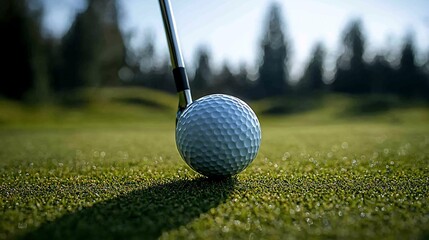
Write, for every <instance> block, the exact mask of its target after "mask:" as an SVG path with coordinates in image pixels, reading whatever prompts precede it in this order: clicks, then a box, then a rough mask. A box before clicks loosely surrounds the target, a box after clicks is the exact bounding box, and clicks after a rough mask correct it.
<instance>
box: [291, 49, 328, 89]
mask: <svg viewBox="0 0 429 240" xmlns="http://www.w3.org/2000/svg"><path fill="white" fill-rule="evenodd" d="M324 61H325V49H324V47H323V45H322V44H321V43H318V44H316V46H315V48H314V50H313V53H312V57H311V59H310V61H309V63H308V65H307V67H306V69H305V71H304V74H303V76H302V78H301V80H300V81H299V83H298V89H299V90H300V91H301V92H302V93H313V92H315V91H320V90H322V89H323V87H324V85H325V84H324V82H323V71H324Z"/></svg>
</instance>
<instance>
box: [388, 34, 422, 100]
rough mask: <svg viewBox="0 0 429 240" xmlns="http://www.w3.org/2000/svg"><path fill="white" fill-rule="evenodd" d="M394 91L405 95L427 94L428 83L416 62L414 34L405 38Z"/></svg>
mask: <svg viewBox="0 0 429 240" xmlns="http://www.w3.org/2000/svg"><path fill="white" fill-rule="evenodd" d="M396 75H397V78H396V81H395V82H394V83H393V91H394V92H395V93H397V94H399V95H401V96H405V97H416V96H417V97H422V96H425V94H427V92H426V90H427V83H426V81H425V77H424V74H423V71H422V70H421V69H420V68H419V66H417V64H416V62H415V47H414V40H413V37H412V35H408V36H407V37H406V39H405V42H404V45H403V47H402V51H401V59H400V65H399V69H398V71H397V74H396Z"/></svg>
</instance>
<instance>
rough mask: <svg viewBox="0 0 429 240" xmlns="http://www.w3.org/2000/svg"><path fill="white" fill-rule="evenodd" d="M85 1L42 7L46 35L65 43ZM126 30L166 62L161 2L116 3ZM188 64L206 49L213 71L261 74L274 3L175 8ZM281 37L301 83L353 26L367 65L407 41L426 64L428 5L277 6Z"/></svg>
mask: <svg viewBox="0 0 429 240" xmlns="http://www.w3.org/2000/svg"><path fill="white" fill-rule="evenodd" d="M84 2H85V1H84V0H44V1H43V3H44V7H45V14H46V15H45V18H44V25H45V28H46V31H47V32H48V33H49V34H53V35H55V36H61V35H62V34H64V33H65V32H66V31H67V29H68V28H69V27H70V25H71V22H72V20H73V18H74V16H75V14H76V13H78V12H79V11H82V10H83V9H84V8H85V3H84ZM119 2H120V6H121V27H122V30H123V32H124V33H126V34H127V35H128V34H129V35H130V36H131V39H130V42H131V44H132V45H133V46H136V47H137V46H141V45H143V44H144V41H145V37H146V36H148V35H151V36H152V37H153V38H154V39H155V43H156V47H157V52H158V54H159V55H161V56H165V57H167V56H166V55H167V54H168V48H167V42H166V38H165V33H164V29H163V24H162V18H161V13H160V10H159V5H158V1H157V0H119ZM171 2H172V6H173V11H174V15H175V19H176V25H177V31H178V34H179V38H180V42H181V48H182V52H183V55H184V59H185V63H186V65H187V66H188V67H190V68H191V69H192V68H193V67H194V66H195V64H196V58H195V56H196V50H197V49H198V48H199V47H207V48H209V50H210V52H211V55H212V63H213V64H214V65H215V66H216V67H217V68H220V66H222V64H223V63H225V62H226V63H228V64H230V65H232V66H234V67H233V70H237V69H238V66H239V65H240V64H246V66H247V67H248V69H249V70H251V69H257V68H256V66H257V65H258V63H259V61H260V59H258V58H259V56H260V53H261V50H260V42H261V39H262V37H263V29H264V26H265V25H266V18H267V14H268V9H269V6H270V5H271V4H272V3H273V1H272V0H233V1H232V0H216V1H213V0H171ZM276 2H277V3H279V4H280V6H281V10H282V15H283V22H284V31H285V34H286V36H287V38H288V39H289V41H290V44H291V54H292V57H291V62H290V63H291V68H292V70H291V72H292V75H293V76H295V77H299V75H300V73H301V72H302V69H303V68H305V65H306V62H307V61H308V59H309V56H310V54H311V51H312V49H313V47H314V45H315V43H316V42H318V41H321V42H322V43H323V44H324V45H325V46H326V48H327V52H328V56H327V65H328V66H327V67H328V68H329V67H332V66H333V64H332V63H333V62H334V61H335V59H336V57H337V56H338V54H339V53H340V51H341V49H340V41H341V35H342V32H343V30H344V28H345V27H346V25H347V23H348V22H349V21H350V20H351V19H355V18H360V19H361V20H362V21H363V26H364V29H363V30H364V34H365V36H366V38H367V41H368V42H367V55H366V57H367V58H369V59H370V58H371V56H373V54H374V53H376V52H379V51H387V50H393V51H394V53H397V52H399V51H400V46H401V44H402V41H403V39H404V37H405V35H406V34H408V33H411V34H413V36H414V38H415V43H416V46H417V47H418V49H419V52H421V53H425V55H423V54H422V56H420V58H421V59H423V58H424V57H425V56H427V55H428V54H427V53H428V51H429V10H428V9H429V1H428V0H409V1H406V0H377V1H374V0H347V1H343V0H279V1H276Z"/></svg>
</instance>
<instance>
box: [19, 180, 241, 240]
mask: <svg viewBox="0 0 429 240" xmlns="http://www.w3.org/2000/svg"><path fill="white" fill-rule="evenodd" d="M235 181H236V180H235V179H234V178H229V179H223V180H210V179H206V178H200V179H196V180H179V181H175V182H171V183H167V184H159V185H154V186H151V187H148V188H146V189H142V190H135V191H132V192H130V193H127V194H125V195H121V196H119V197H116V198H113V199H110V200H107V201H105V202H101V203H97V204H94V205H93V206H91V207H88V208H84V209H82V210H78V211H77V212H74V213H70V214H67V215H65V216H63V217H61V218H59V219H57V220H55V221H53V222H49V223H46V224H43V225H42V226H40V227H39V228H38V229H36V230H35V231H33V232H30V233H28V234H27V235H25V236H24V239H156V238H158V237H160V236H161V235H162V233H163V232H166V231H169V230H172V229H176V228H179V227H181V226H184V225H186V224H188V223H189V222H191V221H192V220H194V219H195V218H198V217H199V216H200V214H202V213H205V212H207V211H208V210H210V209H211V208H214V207H216V206H218V205H219V204H221V203H223V202H224V201H225V200H226V199H227V197H228V196H229V194H230V193H231V192H232V190H233V189H234V185H235Z"/></svg>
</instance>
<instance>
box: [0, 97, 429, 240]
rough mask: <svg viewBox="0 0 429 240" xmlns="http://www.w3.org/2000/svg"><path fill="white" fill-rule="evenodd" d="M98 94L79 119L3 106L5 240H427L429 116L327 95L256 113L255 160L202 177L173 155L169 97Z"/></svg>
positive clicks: (1, 231)
mask: <svg viewBox="0 0 429 240" xmlns="http://www.w3.org/2000/svg"><path fill="white" fill-rule="evenodd" d="M151 94H152V95H151ZM102 95H103V96H108V97H107V98H106V99H104V100H100V101H98V102H96V103H93V104H92V105H90V106H89V107H86V108H84V109H62V108H57V107H47V108H44V109H42V110H34V111H30V112H29V111H28V109H26V107H22V106H20V105H13V107H11V106H12V104H11V103H8V102H3V103H1V104H0V107H1V109H2V110H4V111H0V112H2V113H3V114H2V115H0V121H1V122H3V124H2V125H1V127H0V146H1V148H0V238H1V239H14V238H24V239H52V238H54V239H55V238H56V239H70V238H73V239H77V238H81V239H113V238H116V239H153V238H161V239H177V238H179V239H180V238H182V239H193V238H196V239H224V238H225V239H243V238H245V239H261V238H263V239H279V238H281V239H294V238H295V239H303V238H316V239H318V238H320V239H325V238H340V239H380V238H383V239H404V238H407V239H408V238H411V239H419V238H420V239H426V238H429V165H428V163H429V123H428V120H429V111H428V109H427V108H426V107H414V108H404V109H389V110H386V111H383V112H379V113H376V114H370V115H359V116H353V117H350V116H344V115H343V114H342V112H344V111H343V110H342V109H344V108H347V106H348V105H347V104H349V103H347V102H350V99H349V98H346V97H341V96H337V97H333V96H332V97H327V98H325V99H324V100H323V106H322V107H320V108H316V109H313V110H309V111H306V112H301V113H295V114H292V115H276V116H268V115H263V114H261V115H260V120H261V125H262V132H263V135H262V137H263V140H262V145H261V149H260V152H259V154H258V157H257V158H256V159H255V161H254V162H253V163H252V164H251V165H250V166H249V167H248V168H247V169H246V170H245V171H244V172H242V173H241V174H239V175H237V176H235V177H232V178H230V179H225V180H210V179H206V178H204V177H202V176H201V175H199V174H197V173H195V172H193V171H192V170H191V169H190V168H189V167H187V166H186V164H185V163H184V162H183V161H182V160H181V159H180V156H179V154H178V152H177V150H176V146H175V142H174V117H175V104H176V103H175V97H172V96H167V95H165V96H164V95H163V94H160V93H157V92H152V91H147V90H136V89H130V90H115V89H113V90H112V89H110V90H109V89H108V90H105V91H104V92H103V93H102ZM148 96H150V97H148ZM153 98H155V99H162V100H156V101H155V102H151V100H150V99H153ZM101 99H103V98H101ZM115 99H119V100H115ZM130 99H131V100H130ZM269 105H270V104H269V103H267V102H260V103H255V104H254V106H255V109H257V111H258V112H263V109H264V108H266V107H267V106H269ZM6 113H7V114H6Z"/></svg>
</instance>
